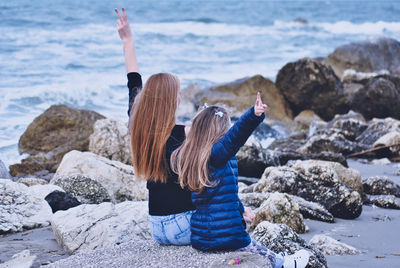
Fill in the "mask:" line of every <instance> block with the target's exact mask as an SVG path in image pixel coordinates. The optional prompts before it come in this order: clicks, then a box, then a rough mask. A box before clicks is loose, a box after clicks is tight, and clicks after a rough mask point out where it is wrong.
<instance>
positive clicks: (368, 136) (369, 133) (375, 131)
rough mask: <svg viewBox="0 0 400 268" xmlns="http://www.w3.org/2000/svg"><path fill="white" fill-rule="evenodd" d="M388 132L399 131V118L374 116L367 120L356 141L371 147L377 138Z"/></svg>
mask: <svg viewBox="0 0 400 268" xmlns="http://www.w3.org/2000/svg"><path fill="white" fill-rule="evenodd" d="M389 132H400V120H396V119H393V118H390V117H388V118H385V119H378V118H374V119H372V120H371V121H369V122H368V127H367V129H366V130H365V131H363V133H362V134H361V135H360V136H358V137H357V138H356V142H359V143H363V144H366V145H369V146H371V147H372V146H373V144H374V143H375V142H376V141H377V140H378V139H379V138H381V137H382V136H384V135H386V134H387V133H389Z"/></svg>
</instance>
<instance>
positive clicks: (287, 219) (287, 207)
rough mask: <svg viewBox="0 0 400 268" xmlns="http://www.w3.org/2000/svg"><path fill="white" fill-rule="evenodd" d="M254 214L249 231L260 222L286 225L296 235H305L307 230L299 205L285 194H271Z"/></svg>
mask: <svg viewBox="0 0 400 268" xmlns="http://www.w3.org/2000/svg"><path fill="white" fill-rule="evenodd" d="M255 214H256V217H255V219H254V221H253V222H252V224H251V226H250V230H253V229H254V228H255V227H256V226H257V225H258V224H259V223H260V222H262V221H269V222H273V223H283V224H286V225H287V226H289V227H290V228H292V229H293V230H294V231H295V232H296V233H305V232H306V229H307V227H306V225H305V223H304V220H303V216H302V215H301V213H300V210H299V205H298V204H297V203H296V201H293V200H292V199H291V197H290V196H289V195H287V194H281V193H271V194H270V195H269V197H268V199H266V200H265V201H264V202H263V203H262V204H261V206H260V207H259V208H258V209H256V210H255Z"/></svg>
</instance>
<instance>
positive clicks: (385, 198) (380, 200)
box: [364, 195, 400, 209]
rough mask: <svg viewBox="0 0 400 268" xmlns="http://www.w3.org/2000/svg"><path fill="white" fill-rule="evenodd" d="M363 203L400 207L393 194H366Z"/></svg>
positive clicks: (393, 207) (382, 206) (383, 206)
mask: <svg viewBox="0 0 400 268" xmlns="http://www.w3.org/2000/svg"><path fill="white" fill-rule="evenodd" d="M364 204H367V205H375V206H377V207H381V208H391V209H400V205H399V203H398V202H397V200H396V197H395V196H394V195H367V197H366V200H365V201H364Z"/></svg>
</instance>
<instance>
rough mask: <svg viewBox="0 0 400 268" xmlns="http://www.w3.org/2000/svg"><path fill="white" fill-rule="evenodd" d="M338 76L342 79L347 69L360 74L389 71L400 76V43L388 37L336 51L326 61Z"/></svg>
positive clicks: (354, 44)
mask: <svg viewBox="0 0 400 268" xmlns="http://www.w3.org/2000/svg"><path fill="white" fill-rule="evenodd" d="M325 64H327V65H329V66H331V67H332V68H333V70H334V71H335V73H336V75H338V76H339V77H342V75H343V72H344V71H345V70H346V69H353V70H355V71H358V72H366V73H370V72H377V71H381V70H388V71H389V72H390V73H392V74H397V75H400V42H399V41H397V40H395V39H393V38H388V37H382V38H379V39H370V40H366V41H360V42H353V43H349V44H346V45H343V46H340V47H338V48H336V49H335V51H334V52H333V53H331V54H330V55H329V56H328V57H327V58H326V60H325Z"/></svg>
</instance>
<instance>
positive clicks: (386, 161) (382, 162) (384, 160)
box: [372, 157, 392, 165]
mask: <svg viewBox="0 0 400 268" xmlns="http://www.w3.org/2000/svg"><path fill="white" fill-rule="evenodd" d="M390 163H392V162H390V160H389V159H387V158H386V157H385V158H381V159H374V160H372V164H374V165H389V164H390Z"/></svg>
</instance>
